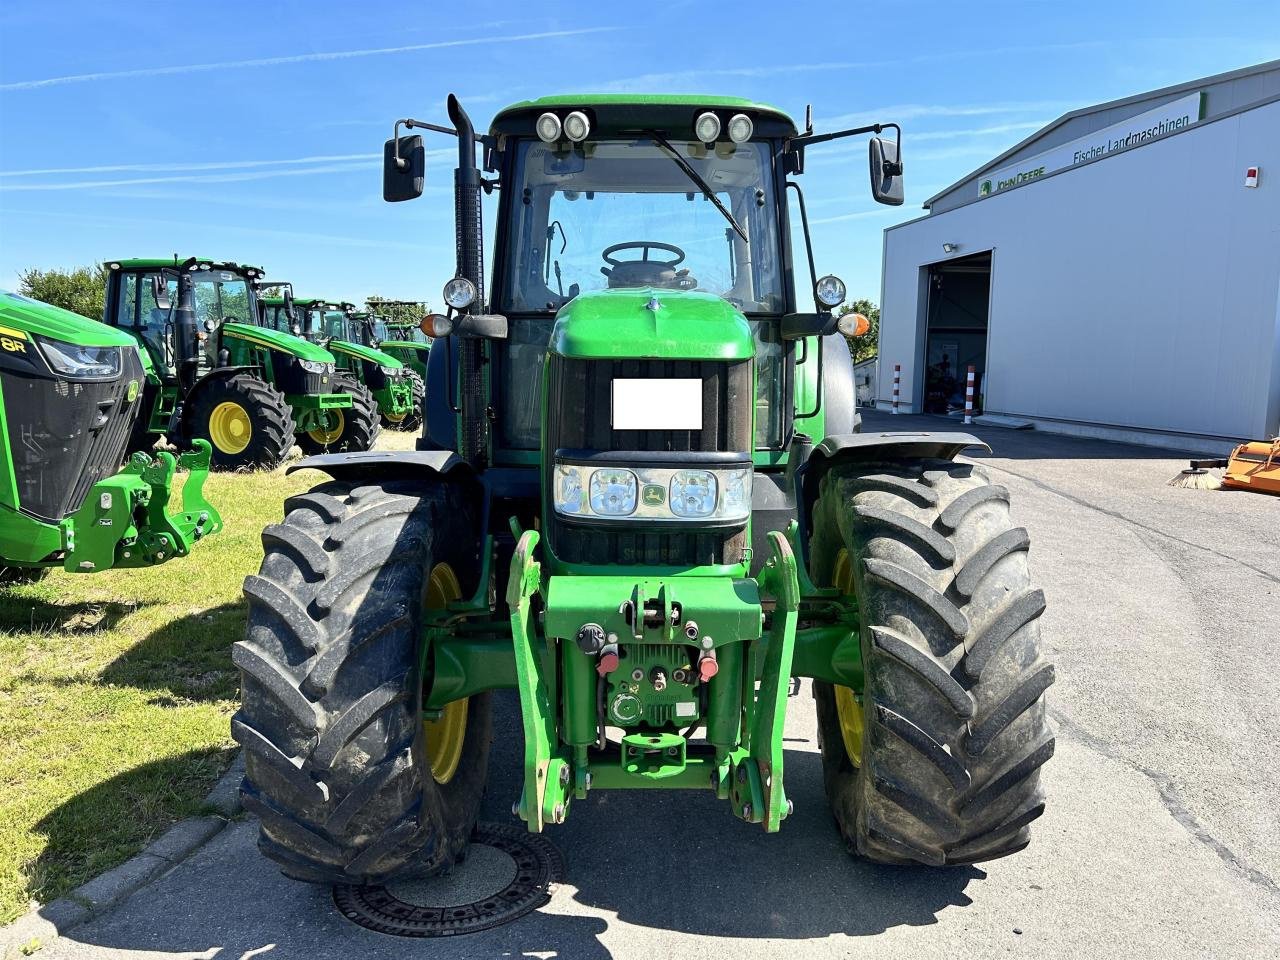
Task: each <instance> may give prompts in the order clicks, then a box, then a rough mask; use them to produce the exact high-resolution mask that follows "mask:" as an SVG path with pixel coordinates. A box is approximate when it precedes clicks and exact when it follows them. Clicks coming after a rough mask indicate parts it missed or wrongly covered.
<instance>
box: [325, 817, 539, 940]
mask: <svg viewBox="0 0 1280 960" xmlns="http://www.w3.org/2000/svg"><path fill="white" fill-rule="evenodd" d="M471 844H472V848H473V849H472V853H471V856H470V857H468V863H473V862H475V861H476V860H477V859H480V858H477V856H476V851H475V849H474V848H475V847H476V846H477V845H479V846H485V847H492V848H493V849H494V850H496V851H498V853H499V854H505V855H506V857H508V858H510V860H511V864H514V870H512V869H511V867H510V865H508V869H507V870H506V871H505V873H506V874H507V875H510V880H509V882H507V884H506V886H503V887H501V889H498V890H496V891H495V892H493V893H490V894H488V895H487V896H482V897H479V898H478V899H475V900H472V901H471V902H468V903H459V904H452V905H443V906H437V905H431V904H424V903H415V902H409V901H408V900H405V899H401V896H398V895H397V893H399V894H401V895H403V894H404V893H405V891H404V890H403V889H402V887H401V886H400V885H395V884H393V885H392V887H394V888H395V890H394V892H393V889H391V888H389V887H387V886H379V887H350V886H338V887H334V888H333V902H334V903H335V904H336V905H337V907H338V910H339V911H341V913H342V915H343V916H344V917H346V918H347V919H348V920H350V921H351V922H352V923H355V924H358V925H359V926H362V927H365V928H366V929H368V930H375V931H377V932H378V933H386V934H390V935H391V936H395V937H453V936H457V935H459V934H463V933H479V932H480V931H481V930H489V929H492V928H493V927H500V926H502V924H504V923H510V922H511V921H512V920H516V919H519V918H520V917H523V916H524V915H525V914H526V913H531V912H532V911H534V910H536V909H538V907H540V906H542V905H543V904H544V903H546V902H547V901H548V900H550V899H551V884H553V883H558V882H559V881H560V879H561V877H562V876H563V874H564V860H563V859H562V858H561V856H560V851H559V850H557V849H556V848H555V846H554V845H552V843H551V841H549V840H547V839H546V838H545V837H542V836H539V835H537V834H532V833H528V832H526V831H524V830H519V829H517V828H515V827H509V826H505V825H502V824H496V823H481V824H477V825H476V829H475V832H474V833H473V834H472V835H471ZM499 859H501V857H499ZM461 869H463V868H461V867H460V868H459V871H460V870H461ZM456 873H457V871H455V874H454V875H456ZM454 875H451V877H452V876H454ZM472 882H474V881H472ZM445 883H447V881H434V882H433V883H432V887H431V888H430V889H433V890H434V892H435V895H436V898H437V899H444V900H447V899H449V898H448V896H447V895H445V896H441V894H442V893H446V891H444V890H439V889H435V888H436V887H439V886H441V885H443V884H445ZM499 883H501V879H500V880H499ZM413 899H415V900H416V899H417V897H414V898H413Z"/></svg>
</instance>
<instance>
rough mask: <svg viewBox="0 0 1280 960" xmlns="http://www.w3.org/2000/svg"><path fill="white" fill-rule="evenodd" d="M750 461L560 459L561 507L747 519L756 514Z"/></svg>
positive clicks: (580, 512)
mask: <svg viewBox="0 0 1280 960" xmlns="http://www.w3.org/2000/svg"><path fill="white" fill-rule="evenodd" d="M751 471H752V468H751V466H750V464H747V463H741V464H734V465H733V466H731V467H727V468H725V467H710V468H708V469H689V468H687V467H679V466H671V467H664V466H644V467H640V466H637V467H624V466H613V465H609V466H604V465H601V466H594V465H591V464H586V463H565V462H563V461H557V462H556V465H555V470H554V473H553V477H552V491H551V493H552V497H551V499H552V504H553V506H554V507H555V511H556V513H559V514H562V515H564V516H571V517H578V518H581V519H591V518H598V519H602V520H623V521H636V520H643V521H649V522H651V523H652V522H666V523H683V522H688V521H690V520H701V521H704V522H711V523H743V522H745V521H746V519H747V517H749V516H750V515H751V477H752V472H751Z"/></svg>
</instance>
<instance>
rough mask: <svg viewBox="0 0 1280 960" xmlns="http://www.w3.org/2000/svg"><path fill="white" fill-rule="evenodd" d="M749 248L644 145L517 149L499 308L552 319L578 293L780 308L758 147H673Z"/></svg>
mask: <svg viewBox="0 0 1280 960" xmlns="http://www.w3.org/2000/svg"><path fill="white" fill-rule="evenodd" d="M672 146H673V148H674V149H675V150H676V151H677V152H678V153H679V155H680V156H681V157H683V158H684V159H685V160H686V161H687V162H688V164H689V165H690V166H691V167H692V168H693V169H694V170H695V171H696V172H697V173H698V175H699V176H700V177H701V178H702V179H703V180H704V181H705V182H706V183H707V184H708V186H710V187H711V189H712V190H713V191H714V192H715V195H716V196H717V197H718V198H719V200H720V201H721V202H722V203H723V205H724V206H725V208H726V209H728V210H729V211H730V212H731V213H732V214H733V218H734V219H735V220H736V221H737V222H738V223H739V224H741V225H742V227H743V229H744V231H745V233H746V235H747V238H748V240H749V242H748V241H744V240H743V239H742V238H741V237H739V236H738V235H737V233H736V232H735V231H734V229H733V227H732V226H731V225H730V224H729V222H728V220H727V219H726V218H725V217H724V215H723V214H722V213H721V212H720V211H719V210H717V209H716V207H715V204H713V203H710V202H709V201H708V200H707V198H706V197H705V196H704V195H703V194H702V191H701V190H700V189H699V188H698V186H697V185H696V184H695V183H694V182H693V181H692V180H691V179H690V178H689V176H688V175H687V174H686V173H685V171H683V170H682V169H681V168H680V166H679V164H677V163H676V162H675V161H674V160H673V158H672V156H671V154H670V153H669V152H667V151H666V150H665V149H664V148H663V147H661V146H660V145H658V144H657V143H655V142H654V141H653V140H651V139H648V138H642V139H639V140H626V141H622V140H606V141H600V142H592V143H588V144H585V145H577V146H575V147H573V149H572V151H570V150H567V149H565V148H564V147H563V146H558V145H555V144H546V143H542V142H541V141H536V140H535V141H523V142H521V143H520V144H519V145H518V152H517V155H516V174H515V181H516V182H515V196H522V197H523V199H524V202H523V203H512V204H511V205H510V209H511V211H512V213H511V216H512V217H513V219H514V222H513V223H512V224H511V225H510V227H511V247H510V249H511V259H510V263H509V264H508V268H507V269H508V285H509V291H510V292H509V293H508V295H507V300H508V301H509V302H508V303H507V304H505V305H504V306H505V308H506V309H508V310H512V311H516V312H520V311H526V312H541V311H555V310H557V309H559V308H560V307H561V306H563V305H564V304H565V303H566V302H568V301H569V300H570V299H572V298H573V297H574V296H576V295H577V294H579V293H581V292H584V291H587V290H601V289H605V288H619V287H648V286H654V287H666V288H671V289H679V290H704V291H709V292H712V293H716V294H718V295H719V296H722V297H724V298H725V299H726V300H728V301H729V302H730V303H732V304H734V305H735V306H737V307H738V308H739V309H740V310H742V311H744V312H747V313H751V312H756V313H780V312H781V311H782V309H783V293H782V271H781V247H780V242H779V238H778V224H777V219H776V210H777V207H776V205H775V202H774V197H773V176H772V164H771V158H770V153H769V146H768V144H766V143H743V144H732V143H722V144H716V146H715V148H714V149H708V148H707V147H705V146H704V145H702V144H700V143H688V142H676V143H673V144H672Z"/></svg>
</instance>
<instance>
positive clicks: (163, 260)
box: [107, 256, 265, 276]
mask: <svg viewBox="0 0 1280 960" xmlns="http://www.w3.org/2000/svg"><path fill="white" fill-rule="evenodd" d="M188 260H194V261H195V262H196V264H197V265H200V266H207V267H209V268H211V269H212V268H217V269H219V270H237V271H241V272H247V271H249V270H253V271H254V272H256V273H257V274H258V275H259V276H261V275H262V274H263V273H265V271H264V270H263V269H262V268H261V267H255V266H253V265H252V264H249V263H236V262H234V261H232V260H213V259H210V258H209V257H188V258H186V259H181V258H179V257H177V256H173V257H136V258H133V259H130V260H108V261H107V267H108V268H110V269H112V270H158V269H160V268H162V267H180V266H182V265H183V264H184V263H186V262H187V261H188Z"/></svg>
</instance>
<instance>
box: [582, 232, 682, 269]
mask: <svg viewBox="0 0 1280 960" xmlns="http://www.w3.org/2000/svg"><path fill="white" fill-rule="evenodd" d="M635 249H641V250H643V251H644V256H643V257H641V258H640V259H639V260H618V259H617V258H615V257H614V256H612V254H615V253H617V252H618V251H619V250H635ZM650 250H665V251H666V252H667V253H674V254H675V256H676V258H675V259H674V260H654V261H652V262H653V263H654V264H656V265H658V266H663V267H676V266H679V265H680V264H682V263H684V251H683V250H681V249H680V248H679V247H677V246H676V245H675V244H674V243H659V242H658V241H657V240H627V241H625V242H623V243H615V244H614V245H613V246H611V247H605V248H604V250H603V251H601V253H600V256H602V257H604V262H605V263H607V264H609V266H611V267H616V266H618V265H620V264H622V263H648V262H651V261H650V260H649V251H650ZM606 275H607V274H606Z"/></svg>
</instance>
